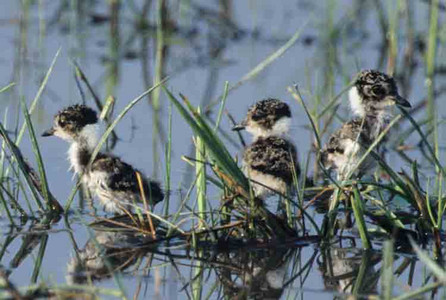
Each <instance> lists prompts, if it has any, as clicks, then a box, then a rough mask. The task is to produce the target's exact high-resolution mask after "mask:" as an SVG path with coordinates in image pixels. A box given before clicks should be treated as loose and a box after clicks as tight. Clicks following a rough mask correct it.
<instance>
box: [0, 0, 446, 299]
mask: <svg viewBox="0 0 446 300" xmlns="http://www.w3.org/2000/svg"><path fill="white" fill-rule="evenodd" d="M285 2H286V3H285V4H277V5H274V9H272V8H271V7H270V8H268V7H266V6H265V5H264V4H260V3H257V2H256V3H250V7H249V8H246V7H244V6H243V5H244V4H243V3H242V2H235V1H227V0H222V1H219V2H218V4H212V3H211V4H210V3H208V2H206V1H195V2H191V1H175V0H172V1H166V0H157V1H145V0H140V1H127V2H125V1H119V0H114V1H108V2H103V3H99V2H96V1H79V3H77V2H76V3H77V4H72V3H71V2H70V1H61V2H60V3H56V4H54V3H51V4H50V3H49V2H48V3H47V2H45V1H21V2H20V4H18V5H19V6H18V8H16V9H17V11H18V17H17V18H18V19H17V20H15V19H14V20H13V19H11V20H9V21H11V22H10V23H11V24H17V26H18V27H17V28H18V30H17V34H16V37H17V41H16V43H17V44H16V46H17V48H16V49H14V50H15V53H12V54H10V56H11V57H14V58H15V59H16V60H14V65H13V66H12V67H11V69H12V70H13V71H12V72H13V76H11V77H8V78H7V81H5V83H3V88H0V97H2V100H3V99H4V101H2V103H1V107H2V111H3V112H4V117H3V118H2V121H1V122H0V140H1V144H2V148H1V150H0V174H1V177H0V214H1V218H0V221H1V224H2V225H3V226H1V229H2V230H3V231H2V233H3V234H2V238H1V239H0V261H1V266H0V287H1V289H0V297H2V298H15V299H21V298H25V299H27V298H36V297H40V298H45V297H61V298H65V297H67V298H68V297H85V298H93V297H98V296H99V297H102V296H103V297H118V298H130V297H132V298H135V299H136V298H148V297H151V296H157V297H162V298H169V297H173V296H176V294H177V293H181V294H182V296H183V297H188V298H194V299H201V298H205V299H209V298H235V297H238V298H243V299H245V298H297V297H299V298H305V296H307V297H309V295H314V294H316V295H318V296H320V295H321V294H322V293H323V294H324V295H329V297H334V298H345V297H352V296H353V297H358V298H370V299H375V298H376V299H378V298H379V299H381V298H384V299H393V298H397V299H412V298H423V297H432V298H440V297H442V296H443V294H444V291H445V285H446V280H445V278H446V274H445V267H444V255H445V253H444V250H443V248H444V245H445V238H446V237H445V233H444V224H443V223H444V220H445V214H446V194H445V192H444V188H443V185H444V180H445V175H446V169H445V168H444V164H445V161H444V147H443V146H444V145H443V144H444V143H443V139H442V133H443V131H444V120H443V119H442V115H443V114H444V108H443V107H442V105H440V102H441V100H442V99H441V97H443V96H444V91H445V89H444V87H443V86H442V77H443V76H444V66H442V65H441V61H442V57H443V52H444V51H443V50H444V49H443V47H444V41H445V37H444V33H445V32H444V30H443V24H442V21H443V15H444V12H445V8H444V5H442V4H441V3H440V1H438V0H433V1H405V2H404V1H395V2H392V1H390V2H392V3H390V2H387V1H371V2H367V1H356V0H352V1H351V3H350V5H347V6H345V5H344V3H342V6H341V2H340V1H338V0H327V1H326V2H324V3H323V4H322V3H310V2H311V1H310V2H308V3H299V4H296V3H294V2H293V1H291V2H290V1H285ZM288 2H289V3H288ZM304 2H305V1H304ZM73 3H74V2H73ZM282 6H283V11H282V10H280V12H279V11H276V10H275V9H277V8H282ZM266 12H268V13H266ZM420 12H421V13H425V14H428V15H429V19H428V22H429V23H426V24H424V23H423V22H422V21H419V22H414V19H415V18H417V16H418V14H419V13H420ZM265 14H266V17H265ZM241 15H243V18H246V20H245V19H242V18H241V17H240V16H241ZM312 16H317V17H316V18H314V17H312ZM251 17H253V19H252V20H251V19H250V18H251ZM418 19H419V18H417V20H418ZM250 22H251V23H252V24H250ZM257 22H258V23H257ZM426 22H427V20H426ZM30 25H36V26H34V27H35V28H34V27H33V26H30ZM10 26H13V25H10ZM14 26H15V25H14ZM33 30H36V31H35V32H34V31H33ZM36 32H37V33H38V34H37V35H35V34H34V33H36ZM33 36H36V37H37V38H36V41H34V40H33V38H32V37H33ZM60 37H63V39H61V40H59V39H58V38H60ZM0 39H2V40H3V39H4V38H2V37H1V36H0ZM53 39H55V40H56V39H57V42H58V43H60V44H62V45H63V47H61V48H60V49H59V50H55V49H53V46H50V45H53V44H52V43H53ZM66 40H69V41H70V42H69V43H66ZM50 41H51V43H50ZM61 41H62V42H61ZM104 45H106V47H104ZM58 47H59V46H58ZM5 48H7V47H5ZM46 55H49V56H50V57H49V58H51V61H50V62H46V60H47V59H46ZM53 55H54V56H53ZM98 56H99V57H98ZM62 57H63V59H61V58H62ZM5 61H6V60H5ZM11 61H12V59H11ZM2 66H3V65H2ZM5 66H6V64H5ZM5 66H3V68H5V69H6V67H5ZM362 69H377V70H380V71H384V72H385V73H387V74H389V75H392V77H393V78H394V80H395V82H396V83H397V85H398V91H399V93H400V94H401V96H400V95H399V94H398V93H397V94H395V95H393V96H395V97H396V96H398V97H397V98H395V99H396V100H399V101H400V104H407V103H404V102H402V99H403V96H404V98H405V99H408V101H409V102H410V103H411V104H412V108H410V109H409V108H407V107H406V109H401V108H396V107H395V109H393V115H392V117H389V118H388V119H386V120H385V122H382V124H381V123H380V125H382V126H378V127H379V130H374V131H373V138H370V139H369V140H368V142H367V143H365V145H364V144H361V146H364V147H363V148H361V151H359V152H358V153H356V154H357V157H355V163H354V164H353V163H352V164H350V163H347V164H345V165H344V164H343V163H338V165H337V168H338V169H342V167H345V170H346V172H339V174H340V173H342V174H341V175H342V176H334V174H333V173H332V172H331V171H330V170H329V169H328V168H326V167H327V165H326V164H324V163H323V162H324V159H326V158H327V157H326V155H327V153H326V152H329V151H331V152H338V153H344V152H345V149H343V148H342V147H340V146H339V145H340V144H341V143H335V142H336V141H334V142H333V143H331V144H332V145H331V146H332V147H331V148H330V147H324V145H326V144H330V142H329V141H330V136H332V134H333V132H336V129H337V128H341V127H342V124H351V123H348V122H349V121H350V120H351V119H352V118H353V116H352V114H351V113H350V112H348V111H347V110H346V109H345V107H347V106H348V105H347V104H346V103H347V102H348V101H347V99H348V97H349V95H348V94H349V93H347V91H349V90H351V89H352V87H355V83H357V82H356V81H355V80H352V79H353V77H354V76H355V74H357V72H359V71H360V70H362ZM98 70H99V71H98ZM4 73H5V74H6V73H7V71H5V72H4ZM372 73H373V72H372ZM36 74H37V75H36ZM361 74H362V73H361ZM64 75H67V76H66V77H67V78H70V79H69V80H68V81H69V86H68V87H67V86H66V81H67V80H65V79H64V80H61V79H63V78H65V77H64ZM28 77H29V80H28ZM33 80H34V81H35V82H33ZM386 82H387V83H388V81H386ZM392 82H393V81H392ZM385 86H386V88H390V89H391V90H392V91H396V86H394V84H393V83H392V84H390V87H389V86H387V85H385ZM33 88H36V91H33V90H32V89H33ZM30 91H32V93H31V92H30ZM369 92H370V91H369ZM371 92H372V94H373V95H374V96H376V95H377V94H379V93H381V92H382V91H379V90H375V91H371ZM30 95H31V96H30ZM350 96H351V93H350ZM276 97H279V98H280V99H282V100H283V101H284V102H286V103H287V105H288V106H289V108H290V110H291V114H292V115H293V118H292V119H293V120H287V122H288V121H289V122H290V124H291V133H290V136H289V142H290V143H293V144H294V145H295V146H296V148H297V151H295V150H294V148H291V147H288V149H291V150H290V155H289V157H290V158H291V160H294V159H296V161H292V162H291V164H290V165H292V166H293V168H294V170H293V172H291V173H292V174H291V173H290V172H288V170H287V178H286V179H287V180H286V184H285V185H286V187H283V188H281V189H280V192H278V191H277V190H274V189H272V188H271V186H268V184H265V182H266V183H268V180H266V181H265V182H263V183H262V182H260V184H263V186H262V189H263V188H264V189H265V191H266V190H267V192H265V193H258V192H257V191H258V190H259V188H258V185H259V182H258V181H256V180H255V179H256V178H254V177H255V176H254V177H251V176H250V172H246V170H245V171H244V170H243V167H242V164H243V162H242V160H243V159H242V157H243V153H244V151H246V149H249V146H248V148H246V143H245V141H244V136H243V134H241V133H240V132H233V131H231V128H232V127H233V125H235V124H237V123H239V122H238V121H241V120H242V118H243V117H244V116H245V114H246V111H247V109H248V107H250V105H252V104H253V103H254V101H255V100H256V99H265V98H276ZM65 98H66V99H65ZM62 99H64V100H62ZM395 99H394V100H395ZM356 100H358V99H356ZM396 100H395V101H396ZM79 102H82V104H86V105H88V106H92V107H95V108H96V110H97V111H98V112H99V113H98V115H99V116H100V118H99V119H100V120H101V121H102V122H101V124H102V125H103V128H102V131H103V133H102V135H101V137H100V139H99V141H98V143H97V144H96V145H95V147H94V149H91V150H92V153H91V156H90V157H89V161H87V162H85V163H86V164H87V165H88V166H91V164H92V163H93V162H94V161H95V159H96V157H98V155H99V157H100V156H101V155H102V154H101V153H107V155H108V154H111V155H113V154H115V153H116V155H119V156H121V155H123V156H124V155H125V157H126V159H127V158H128V159H129V160H130V163H131V164H132V165H133V166H135V168H137V169H139V170H144V172H135V174H134V176H131V177H132V178H133V180H135V182H133V184H135V186H137V187H138V191H139V194H140V195H141V196H140V197H139V198H140V200H141V201H139V202H138V201H134V202H131V203H130V201H129V203H128V204H127V205H128V206H127V209H125V210H123V211H122V212H123V213H122V214H119V215H112V214H110V213H106V212H103V211H101V208H100V205H98V203H97V201H95V200H94V197H92V196H94V195H90V191H89V190H88V189H85V188H83V186H82V184H81V180H80V178H77V177H76V178H74V180H72V181H69V180H70V177H71V174H69V173H68V172H66V170H65V167H64V166H65V165H66V163H65V162H64V161H63V160H62V158H63V159H64V158H65V156H66V155H65V153H64V151H65V149H62V148H59V146H58V145H54V144H50V145H48V144H44V143H41V141H40V139H39V136H40V134H39V133H40V130H41V129H42V128H45V127H47V125H48V124H49V123H50V121H49V120H50V119H51V116H52V115H53V114H54V113H55V111H57V110H59V109H61V108H63V107H66V106H69V105H72V104H74V103H79ZM375 104H376V103H375ZM355 105H356V106H355V107H354V109H356V111H358V109H359V108H361V107H358V103H357V102H356V104H355ZM376 105H381V102H379V103H378V104H376ZM406 106H407V105H406ZM373 109H374V111H376V107H373ZM386 109H387V107H386ZM286 115H288V114H286ZM390 115H391V114H390V113H389V116H390ZM362 117H363V116H362ZM386 117H387V115H386ZM366 121H367V123H366V124H365V126H371V127H373V126H372V125H374V124H373V121H370V120H366ZM370 122H371V123H370ZM287 124H288V123H287ZM282 125H283V124H281V126H282ZM355 125H358V128H359V130H363V129H364V123H362V122H357V123H355ZM282 129H283V128H282ZM287 129H288V127H287ZM279 135H280V134H279ZM287 138H288V137H287ZM265 141H266V142H267V143H269V142H272V140H267V139H265ZM291 152H292V153H291ZM297 153H298V155H297ZM369 162H370V163H371V164H369ZM245 163H246V162H245ZM372 165H373V166H375V165H376V166H377V168H371V167H370V166H372ZM150 167H152V171H151V172H149V171H148V169H149V168H150ZM110 172H113V171H110ZM116 172H117V171H116ZM143 173H145V174H150V173H151V174H150V177H153V178H156V179H157V180H159V181H160V182H162V188H163V190H164V193H165V198H164V201H162V202H160V203H159V204H158V206H157V207H156V208H155V207H153V206H151V205H150V203H151V201H150V191H147V186H146V185H145V184H144V178H143V177H142V176H144V175H142V174H143ZM339 174H338V175H339ZM291 177H292V178H291ZM139 198H138V199H139ZM277 208H279V209H277Z"/></svg>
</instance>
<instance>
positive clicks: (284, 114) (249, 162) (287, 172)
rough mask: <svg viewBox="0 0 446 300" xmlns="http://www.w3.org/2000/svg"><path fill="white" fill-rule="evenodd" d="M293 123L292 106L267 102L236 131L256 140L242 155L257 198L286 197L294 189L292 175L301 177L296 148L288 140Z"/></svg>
mask: <svg viewBox="0 0 446 300" xmlns="http://www.w3.org/2000/svg"><path fill="white" fill-rule="evenodd" d="M290 123H291V111H290V108H289V106H288V105H287V104H286V103H284V102H282V101H280V100H277V99H266V100H262V101H259V102H257V103H256V104H254V105H253V106H251V107H250V108H249V110H248V113H247V116H246V118H245V119H244V120H243V121H242V122H241V123H240V124H239V125H236V126H235V127H234V128H233V130H241V129H246V131H248V132H249V133H251V134H252V135H253V136H254V141H253V143H252V144H251V145H249V146H248V147H246V149H245V151H244V154H243V171H244V173H245V175H246V176H247V177H249V178H250V179H251V180H252V182H253V184H252V185H253V188H254V192H255V195H256V196H258V197H263V196H267V195H269V194H271V193H273V191H278V192H280V193H282V194H285V193H286V191H287V189H288V188H290V187H291V186H292V185H293V182H294V180H293V178H294V175H293V174H296V175H297V176H299V174H300V167H299V163H298V160H297V151H296V148H295V147H294V145H293V144H292V143H291V142H290V141H289V140H288V139H287V134H288V130H289V127H290Z"/></svg>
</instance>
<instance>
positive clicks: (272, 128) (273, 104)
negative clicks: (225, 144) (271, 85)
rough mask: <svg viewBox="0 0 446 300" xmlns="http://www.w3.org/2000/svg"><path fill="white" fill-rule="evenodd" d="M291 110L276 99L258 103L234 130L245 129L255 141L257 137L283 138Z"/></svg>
mask: <svg viewBox="0 0 446 300" xmlns="http://www.w3.org/2000/svg"><path fill="white" fill-rule="evenodd" d="M290 120H291V110H290V108H289V106H288V104H286V103H285V102H282V101H280V100H278V99H272V98H269V99H264V100H261V101H258V102H257V103H255V104H254V105H252V106H251V107H250V108H249V109H248V113H247V114H246V118H245V119H244V120H243V121H242V122H241V123H240V124H239V125H237V126H236V127H235V128H234V129H235V130H240V129H246V131H248V132H249V133H251V134H252V135H253V137H254V140H256V139H257V138H259V137H268V136H285V135H286V134H287V133H288V131H289V127H290Z"/></svg>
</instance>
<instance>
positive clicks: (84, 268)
mask: <svg viewBox="0 0 446 300" xmlns="http://www.w3.org/2000/svg"><path fill="white" fill-rule="evenodd" d="M142 241H143V240H142V238H138V237H136V236H135V235H134V233H128V232H101V231H99V232H96V234H95V235H94V236H93V237H92V238H90V239H89V240H88V241H87V243H86V244H85V246H84V248H83V249H81V250H78V251H76V255H75V256H74V257H73V258H72V259H71V260H70V261H69V262H68V267H67V276H66V279H67V282H68V283H70V284H73V283H77V284H81V283H86V282H88V281H90V280H91V281H95V280H102V279H105V278H109V277H111V276H112V274H113V272H119V271H124V270H125V269H127V268H129V267H130V266H132V265H133V264H135V263H136V261H137V259H138V258H139V257H141V254H142V253H143V251H141V250H140V249H139V248H135V247H136V246H137V245H141V243H142Z"/></svg>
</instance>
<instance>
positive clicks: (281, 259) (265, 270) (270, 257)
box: [216, 249, 293, 299]
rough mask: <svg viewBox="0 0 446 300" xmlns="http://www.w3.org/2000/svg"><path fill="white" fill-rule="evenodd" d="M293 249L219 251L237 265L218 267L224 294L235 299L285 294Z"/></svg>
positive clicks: (277, 296)
mask: <svg viewBox="0 0 446 300" xmlns="http://www.w3.org/2000/svg"><path fill="white" fill-rule="evenodd" d="M292 252H293V251H292V250H289V249H268V250H261V251H255V252H251V251H240V252H239V251H238V252H235V253H228V254H220V255H219V258H220V259H221V261H222V262H224V263H231V264H232V265H235V266H238V267H237V268H233V269H232V268H216V273H217V275H218V278H219V279H220V281H221V284H222V285H223V288H224V291H225V295H226V296H230V297H234V298H240V299H243V298H246V297H250V298H251V297H252V298H258V299H278V298H280V297H281V295H282V294H283V290H284V283H285V281H286V279H287V278H286V275H287V268H288V262H289V258H290V257H291V254H292Z"/></svg>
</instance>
